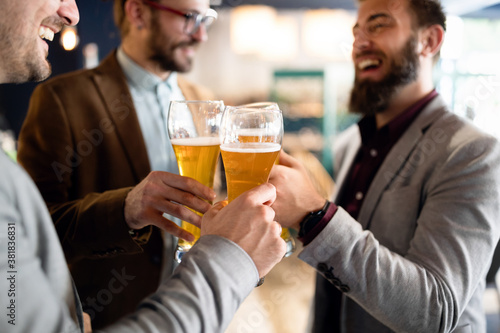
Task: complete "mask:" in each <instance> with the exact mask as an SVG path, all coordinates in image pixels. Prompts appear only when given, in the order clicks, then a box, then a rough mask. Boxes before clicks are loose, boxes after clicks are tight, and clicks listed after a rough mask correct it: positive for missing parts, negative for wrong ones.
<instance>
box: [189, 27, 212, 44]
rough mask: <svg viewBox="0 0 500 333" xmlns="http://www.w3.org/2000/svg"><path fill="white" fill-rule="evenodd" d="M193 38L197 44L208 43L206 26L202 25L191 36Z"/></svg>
mask: <svg viewBox="0 0 500 333" xmlns="http://www.w3.org/2000/svg"><path fill="white" fill-rule="evenodd" d="M191 38H193V39H194V40H196V41H197V42H200V43H201V42H206V41H207V40H208V33H207V28H206V27H205V24H203V23H202V24H200V26H199V27H198V29H197V30H196V31H195V32H194V33H193V34H192V35H191Z"/></svg>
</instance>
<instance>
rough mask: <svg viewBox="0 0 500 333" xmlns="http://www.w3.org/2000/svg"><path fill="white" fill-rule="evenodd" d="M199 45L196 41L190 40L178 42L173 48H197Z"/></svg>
mask: <svg viewBox="0 0 500 333" xmlns="http://www.w3.org/2000/svg"><path fill="white" fill-rule="evenodd" d="M199 44H200V43H199V42H197V41H196V40H191V41H189V42H180V43H179V44H177V45H176V46H175V47H176V48H178V47H188V46H198V45H199Z"/></svg>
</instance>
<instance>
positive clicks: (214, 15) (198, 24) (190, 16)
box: [142, 0, 218, 36]
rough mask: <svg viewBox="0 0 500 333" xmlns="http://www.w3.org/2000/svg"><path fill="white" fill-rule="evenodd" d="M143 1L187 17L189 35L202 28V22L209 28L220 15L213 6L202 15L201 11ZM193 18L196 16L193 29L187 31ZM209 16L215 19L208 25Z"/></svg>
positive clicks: (185, 28) (147, 0)
mask: <svg viewBox="0 0 500 333" xmlns="http://www.w3.org/2000/svg"><path fill="white" fill-rule="evenodd" d="M142 2H143V3H144V4H146V5H148V6H150V7H152V8H155V9H158V10H163V11H167V12H170V13H173V14H176V15H179V16H183V17H184V18H185V23H184V33H185V34H187V35H188V36H191V35H194V34H195V33H196V32H197V31H198V29H200V27H201V25H202V24H205V28H206V29H208V27H210V25H211V24H212V23H213V21H215V20H217V17H218V15H217V12H216V11H215V10H214V9H212V8H209V9H208V10H207V12H206V14H205V15H201V14H200V13H196V12H194V13H192V12H188V13H184V12H182V11H180V10H177V9H174V8H170V7H167V6H165V5H162V4H159V3H157V2H153V1H151V0H142ZM193 18H194V26H193V29H192V31H186V30H187V26H188V22H189V20H191V19H193ZM207 18H212V19H213V21H212V22H211V23H210V24H209V25H208V26H207V25H206V23H205V22H206V19H207Z"/></svg>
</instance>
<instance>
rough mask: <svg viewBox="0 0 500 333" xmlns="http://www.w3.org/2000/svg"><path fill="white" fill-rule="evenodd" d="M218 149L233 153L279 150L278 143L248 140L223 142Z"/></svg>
mask: <svg viewBox="0 0 500 333" xmlns="http://www.w3.org/2000/svg"><path fill="white" fill-rule="evenodd" d="M220 150H223V151H229V152H233V153H273V152H276V151H280V150H281V145H280V144H279V143H273V142H248V143H225V144H223V145H221V146H220Z"/></svg>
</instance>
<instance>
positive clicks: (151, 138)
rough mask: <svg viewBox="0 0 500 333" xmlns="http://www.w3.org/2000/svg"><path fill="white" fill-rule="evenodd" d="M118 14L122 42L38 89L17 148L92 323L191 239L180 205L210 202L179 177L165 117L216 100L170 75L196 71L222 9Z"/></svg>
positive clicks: (144, 3) (118, 2) (107, 316)
mask: <svg viewBox="0 0 500 333" xmlns="http://www.w3.org/2000/svg"><path fill="white" fill-rule="evenodd" d="M114 12H115V22H116V24H117V26H118V28H119V30H120V33H121V38H122V43H121V45H120V47H119V48H118V49H117V50H115V51H114V52H112V53H111V54H110V55H108V56H107V57H106V58H105V59H104V60H103V61H102V62H101V64H100V65H99V66H98V67H97V68H95V69H92V70H85V71H78V72H75V73H70V74H67V75H62V76H60V77H57V78H54V79H52V80H49V81H48V82H46V83H44V84H40V85H39V86H38V87H37V88H36V89H35V91H34V93H33V96H32V98H31V102H30V107H29V111H28V115H27V117H26V121H25V124H24V126H23V128H22V130H21V133H20V138H19V153H18V156H19V162H20V163H21V164H22V165H23V166H24V167H25V169H26V170H27V171H28V173H29V174H30V175H31V177H32V178H33V179H34V180H35V183H36V184H37V186H38V188H39V189H40V191H41V193H42V195H43V198H44V200H45V202H46V203H47V205H48V207H49V210H50V213H51V215H52V219H53V221H54V223H55V226H56V229H57V231H58V235H59V238H60V240H61V243H62V245H63V249H64V252H65V255H66V259H67V261H68V263H69V266H70V269H71V273H72V275H73V277H74V280H75V284H76V286H77V289H78V292H79V295H80V298H81V301H82V303H83V307H84V311H86V312H88V313H89V314H90V315H91V317H92V324H93V327H94V328H96V329H98V328H100V327H103V326H104V325H107V324H109V323H112V322H114V321H116V320H117V319H118V318H120V317H122V316H124V315H126V314H128V313H130V312H132V311H133V310H134V309H135V308H136V306H137V305H138V304H139V302H140V300H142V299H143V298H144V297H146V296H147V295H149V294H151V293H152V292H154V291H155V290H156V288H157V287H158V281H159V279H160V277H161V276H162V275H170V274H171V272H172V270H173V268H174V262H173V258H174V255H173V253H174V249H175V246H176V238H175V237H181V238H184V239H187V240H192V235H191V234H189V233H187V232H186V231H184V230H182V229H181V228H180V227H178V225H177V224H176V223H175V222H174V221H175V220H174V219H173V218H172V216H173V217H177V218H179V219H182V220H185V221H188V222H191V223H193V224H195V225H199V224H200V221H201V217H199V216H198V215H196V214H195V213H194V212H192V211H190V210H188V209H187V208H185V207H184V205H185V206H188V207H190V208H192V209H194V210H196V211H199V212H202V213H204V212H206V211H207V210H208V209H209V208H210V205H209V204H208V203H207V201H212V200H213V199H214V198H215V193H214V191H213V190H211V189H209V188H207V187H205V186H203V185H202V184H200V183H198V182H196V181H194V180H192V179H188V178H184V177H181V176H179V175H178V170H177V163H176V159H175V155H174V153H173V150H172V147H171V144H170V141H169V138H168V134H167V124H166V119H167V112H168V105H169V102H170V100H179V99H186V100H207V99H213V96H212V95H211V93H210V92H208V91H207V90H206V89H204V88H202V87H199V86H196V85H194V84H192V83H190V82H188V81H186V80H185V79H183V78H182V77H181V76H180V75H178V74H177V73H184V72H188V71H190V70H191V67H192V62H193V58H194V56H195V54H196V49H197V47H198V46H199V44H200V43H202V42H205V41H206V40H207V38H208V37H207V29H208V28H209V27H210V25H211V24H212V23H213V22H214V21H215V20H216V18H217V13H216V12H215V11H214V10H212V9H210V8H209V1H208V0H184V1H175V0H115V3H114ZM164 213H166V214H168V215H167V216H165V215H164ZM167 217H168V218H167Z"/></svg>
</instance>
